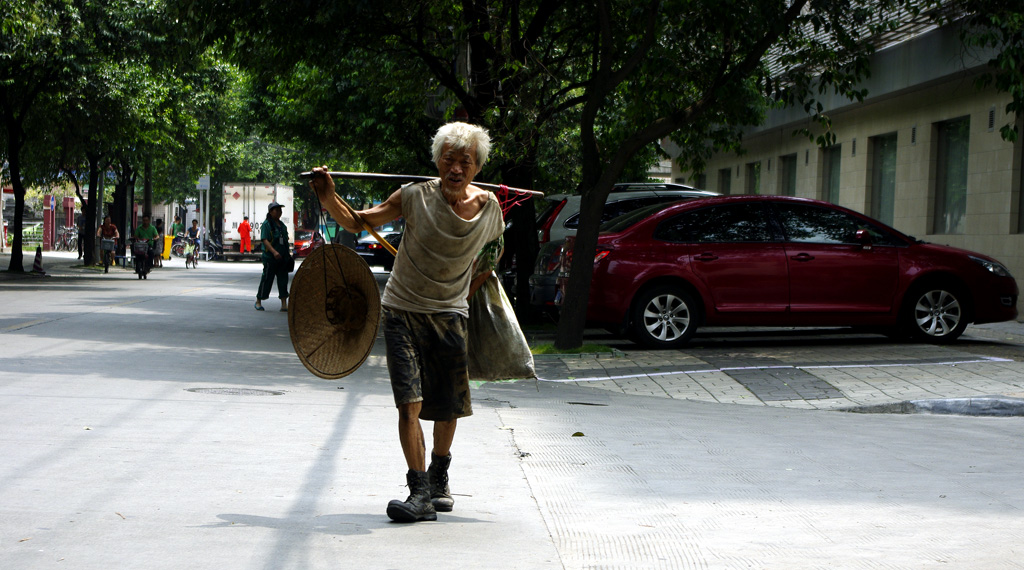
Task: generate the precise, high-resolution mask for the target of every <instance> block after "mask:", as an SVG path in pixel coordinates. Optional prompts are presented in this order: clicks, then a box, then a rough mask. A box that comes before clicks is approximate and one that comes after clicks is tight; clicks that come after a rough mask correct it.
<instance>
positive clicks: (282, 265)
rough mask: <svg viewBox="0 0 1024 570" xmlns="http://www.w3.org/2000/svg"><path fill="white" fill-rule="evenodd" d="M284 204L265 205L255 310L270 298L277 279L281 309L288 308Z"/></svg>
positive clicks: (288, 263) (288, 260)
mask: <svg viewBox="0 0 1024 570" xmlns="http://www.w3.org/2000/svg"><path fill="white" fill-rule="evenodd" d="M283 211H284V206H282V205H281V204H278V203H277V202H271V203H270V206H268V207H267V219H266V220H264V221H263V225H262V227H261V228H260V241H262V242H263V255H262V259H263V276H262V277H261V278H260V288H259V291H257V292H256V304H255V305H254V307H255V309H256V310H257V311H262V310H264V309H263V299H269V298H270V289H271V287H273V286H274V280H275V279H276V280H277V296H278V297H280V299H281V310H282V311H287V310H288V273H290V272H291V263H292V256H291V252H290V251H289V245H288V227H287V226H285V225H284V222H282V221H281V214H282V212H283Z"/></svg>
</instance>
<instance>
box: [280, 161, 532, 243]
mask: <svg viewBox="0 0 1024 570" xmlns="http://www.w3.org/2000/svg"><path fill="white" fill-rule="evenodd" d="M327 174H329V175H330V176H331V178H346V179H349V180H390V181H392V182H429V181H431V180H439V178H438V177H437V176H417V175H415V174H380V173H377V172H328V173H327ZM299 178H302V179H303V180H308V179H310V178H313V173H312V172H303V173H302V174H300V175H299ZM473 185H474V186H479V187H481V188H484V189H487V190H491V191H492V192H494V191H499V190H502V189H504V190H506V191H508V192H515V193H517V194H530V195H531V196H543V195H544V193H543V192H538V191H536V190H526V189H523V188H513V187H511V186H505V185H504V184H487V183H486V182H473ZM338 199H339V200H341V203H342V204H344V205H345V207H346V208H348V211H349V213H350V214H352V217H353V218H354V219H356V220H357V221H358V222H359V223H360V225H362V226H363V229H364V230H366V231H368V232H370V235H372V236H373V238H374V239H376V240H377V242H378V243H380V244H381V245H382V246H384V249H386V250H388V251H389V252H390V253H391V255H398V251H397V250H396V249H395V248H394V246H392V245H391V244H390V243H388V241H387V240H385V239H384V238H382V237H381V236H380V234H378V233H377V232H376V231H374V229H373V228H372V227H370V226H369V225H368V224H367V223H366V222H364V221H363V219H362V218H360V217H359V214H357V213H356V210H355V208H353V207H352V206H350V205H349V204H348V202H346V201H345V199H344V198H341V197H340V196H339V197H338Z"/></svg>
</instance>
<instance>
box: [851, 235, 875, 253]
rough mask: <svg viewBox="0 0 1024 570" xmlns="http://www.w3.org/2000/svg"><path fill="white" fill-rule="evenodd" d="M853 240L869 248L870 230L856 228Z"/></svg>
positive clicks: (870, 242)
mask: <svg viewBox="0 0 1024 570" xmlns="http://www.w3.org/2000/svg"><path fill="white" fill-rule="evenodd" d="M853 240H854V241H855V242H857V243H859V244H860V245H861V247H863V248H864V249H871V244H872V240H871V232H869V231H867V230H857V233H855V234H853Z"/></svg>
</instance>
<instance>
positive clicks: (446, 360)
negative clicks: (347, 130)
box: [310, 122, 504, 522]
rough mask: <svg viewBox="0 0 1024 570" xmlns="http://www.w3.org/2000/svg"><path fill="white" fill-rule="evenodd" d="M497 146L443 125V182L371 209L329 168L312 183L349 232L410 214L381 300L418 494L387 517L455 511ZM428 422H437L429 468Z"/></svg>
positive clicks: (495, 223)
mask: <svg viewBox="0 0 1024 570" xmlns="http://www.w3.org/2000/svg"><path fill="white" fill-rule="evenodd" d="M490 145H491V143H490V138H489V136H488V134H487V131H485V130H484V129H482V128H480V127H478V126H475V125H469V124H466V123H457V122H456V123H448V124H446V125H444V126H442V127H441V128H440V129H438V131H437V133H436V134H435V136H434V140H433V145H432V151H433V160H434V163H435V164H436V165H437V170H438V174H439V177H440V180H434V181H430V182H422V183H418V184H410V185H407V186H403V187H402V188H400V189H398V190H396V191H395V192H394V193H393V194H392V195H391V196H390V197H389V198H388V199H387V200H386V201H385V202H384V203H382V204H380V205H378V206H374V207H372V208H369V209H367V210H361V211H357V212H356V211H350V210H349V209H348V207H347V206H346V205H345V204H344V203H343V202H342V201H341V199H340V198H339V197H338V196H337V194H335V190H334V181H333V180H332V179H331V177H330V175H329V174H327V172H328V169H327V167H326V166H325V167H322V168H315V169H314V176H313V179H312V180H311V181H310V185H311V186H312V187H313V189H314V191H316V193H317V196H318V197H319V199H320V201H321V203H323V204H324V205H325V206H326V207H327V209H328V210H329V211H330V213H331V215H332V216H333V217H334V219H335V220H337V221H338V223H339V224H340V225H342V226H343V227H344V228H345V229H346V230H348V231H350V232H353V233H355V232H359V231H361V230H362V229H363V224H364V223H365V224H366V225H368V226H371V227H372V226H379V225H382V224H385V223H387V222H390V221H392V220H394V219H396V218H398V217H404V218H405V220H406V226H405V233H404V234H403V237H402V247H401V249H399V251H398V256H397V258H396V259H395V265H394V269H393V270H392V272H391V275H390V277H389V278H388V282H387V285H386V286H385V289H384V295H383V298H382V299H381V305H382V307H383V309H382V315H383V325H384V338H385V341H386V344H387V363H388V372H389V374H390V376H391V387H392V391H393V393H394V398H395V405H396V406H397V408H398V437H399V442H400V443H401V446H402V452H403V455H404V456H405V461H406V465H407V467H408V472H407V473H406V482H407V483H408V485H409V493H410V494H409V497H408V498H407V499H406V500H405V501H402V500H398V499H396V500H393V501H391V502H390V503H388V506H387V515H388V517H390V518H391V519H392V520H395V521H401V522H415V521H422V520H436V519H437V514H436V512H437V511H442V512H447V511H451V510H452V508H453V507H454V504H455V501H454V500H453V499H452V496H451V492H450V489H449V485H448V467H449V465H450V464H451V460H452V456H451V446H452V442H453V441H454V438H455V428H456V424H457V420H458V419H459V418H462V417H466V416H469V415H472V413H473V410H472V405H471V401H470V393H469V373H468V368H467V349H466V330H467V317H468V314H469V303H468V299H469V297H470V296H471V295H472V293H473V287H475V286H479V282H478V280H477V279H473V278H472V276H473V265H474V260H475V259H476V257H477V254H478V253H479V252H480V251H481V249H483V248H484V246H485V245H487V244H488V243H490V242H493V241H495V240H497V239H499V238H500V237H501V234H502V230H503V229H504V225H503V222H502V214H501V206H500V204H499V202H498V200H497V198H496V197H495V196H494V194H492V193H490V192H487V191H485V190H483V189H481V188H478V187H476V186H473V185H472V184H471V182H472V181H473V178H474V177H475V176H476V175H477V174H478V173H479V172H480V169H481V167H482V166H483V164H484V163H485V162H486V160H487V154H488V152H489V150H490ZM486 277H487V275H483V276H482V278H486ZM479 281H480V282H482V279H480V280H479ZM421 419H423V420H428V421H432V422H433V423H434V424H433V438H432V442H433V447H432V449H431V453H430V465H429V467H428V466H427V465H426V446H425V444H424V439H423V428H422V427H421V425H420V420H421Z"/></svg>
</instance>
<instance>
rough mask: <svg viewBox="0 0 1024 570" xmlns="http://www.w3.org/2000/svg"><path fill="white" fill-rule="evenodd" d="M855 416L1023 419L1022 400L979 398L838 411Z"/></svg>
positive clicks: (939, 400) (931, 400) (901, 403)
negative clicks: (893, 415) (906, 415)
mask: <svg viewBox="0 0 1024 570" xmlns="http://www.w3.org/2000/svg"><path fill="white" fill-rule="evenodd" d="M838 411H841V412H851V413H856V414H943V415H957V416H990V417H1020V416H1024V398H1007V397H1004V396H980V397H977V398H936V399H929V400H907V401H903V402H892V403H889V404H877V405H871V406H856V407H852V408H840V409H839V410H838Z"/></svg>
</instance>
